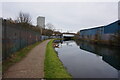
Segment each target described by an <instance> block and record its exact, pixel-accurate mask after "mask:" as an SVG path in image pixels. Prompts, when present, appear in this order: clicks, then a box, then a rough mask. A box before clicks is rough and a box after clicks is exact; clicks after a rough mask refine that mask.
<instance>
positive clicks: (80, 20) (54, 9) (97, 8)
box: [2, 2, 118, 32]
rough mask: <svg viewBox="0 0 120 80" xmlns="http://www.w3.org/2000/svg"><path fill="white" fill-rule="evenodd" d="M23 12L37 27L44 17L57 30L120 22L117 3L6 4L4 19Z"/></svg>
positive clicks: (78, 28) (77, 29)
mask: <svg viewBox="0 0 120 80" xmlns="http://www.w3.org/2000/svg"><path fill="white" fill-rule="evenodd" d="M20 11H22V12H25V13H29V14H30V15H31V17H32V22H33V24H34V25H36V22H37V21H36V18H37V17H38V16H44V17H45V18H46V23H48V22H50V23H52V24H53V25H54V26H55V28H56V29H62V31H67V30H68V31H72V32H77V31H79V30H81V29H86V28H91V27H96V26H102V25H107V24H109V23H111V22H114V21H116V20H118V3H117V2H44V3H42V2H4V3H2V16H3V18H9V17H11V18H13V19H15V18H16V17H17V16H18V13H19V12H20Z"/></svg>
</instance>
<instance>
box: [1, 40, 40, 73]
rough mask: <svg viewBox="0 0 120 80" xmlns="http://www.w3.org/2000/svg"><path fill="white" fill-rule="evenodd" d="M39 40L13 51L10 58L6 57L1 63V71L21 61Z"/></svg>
mask: <svg viewBox="0 0 120 80" xmlns="http://www.w3.org/2000/svg"><path fill="white" fill-rule="evenodd" d="M40 43H41V42H36V43H35V44H32V45H29V46H27V47H25V48H23V49H21V50H19V51H17V52H15V53H14V54H13V55H11V56H10V58H8V59H6V60H4V61H3V63H2V72H3V73H4V72H5V71H6V70H7V69H8V68H9V67H10V66H11V65H13V64H15V63H17V62H19V61H21V60H22V59H23V58H24V57H25V56H27V54H28V53H29V51H30V50H31V49H33V48H34V47H35V46H37V45H38V44H40Z"/></svg>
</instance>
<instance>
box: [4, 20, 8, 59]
mask: <svg viewBox="0 0 120 80" xmlns="http://www.w3.org/2000/svg"><path fill="white" fill-rule="evenodd" d="M3 30H4V31H3V33H4V35H3V36H4V39H3V40H4V45H3V46H4V53H3V54H4V55H3V58H4V59H6V58H7V24H6V19H4V29H3Z"/></svg>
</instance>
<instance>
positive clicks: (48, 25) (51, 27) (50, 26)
mask: <svg viewBox="0 0 120 80" xmlns="http://www.w3.org/2000/svg"><path fill="white" fill-rule="evenodd" d="M46 27H47V28H48V29H50V30H54V25H53V24H51V23H47V24H46Z"/></svg>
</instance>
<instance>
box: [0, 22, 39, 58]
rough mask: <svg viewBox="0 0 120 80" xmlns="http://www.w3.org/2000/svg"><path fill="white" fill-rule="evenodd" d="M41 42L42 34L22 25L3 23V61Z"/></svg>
mask: <svg viewBox="0 0 120 80" xmlns="http://www.w3.org/2000/svg"><path fill="white" fill-rule="evenodd" d="M40 40H41V34H40V32H36V31H34V30H31V29H29V28H25V27H23V26H22V25H20V24H13V23H8V22H7V21H6V20H3V21H2V59H6V58H7V57H9V56H10V55H11V54H13V53H14V52H16V51H18V50H20V49H21V48H24V47H26V46H28V45H30V44H33V43H35V42H37V41H40Z"/></svg>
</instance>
